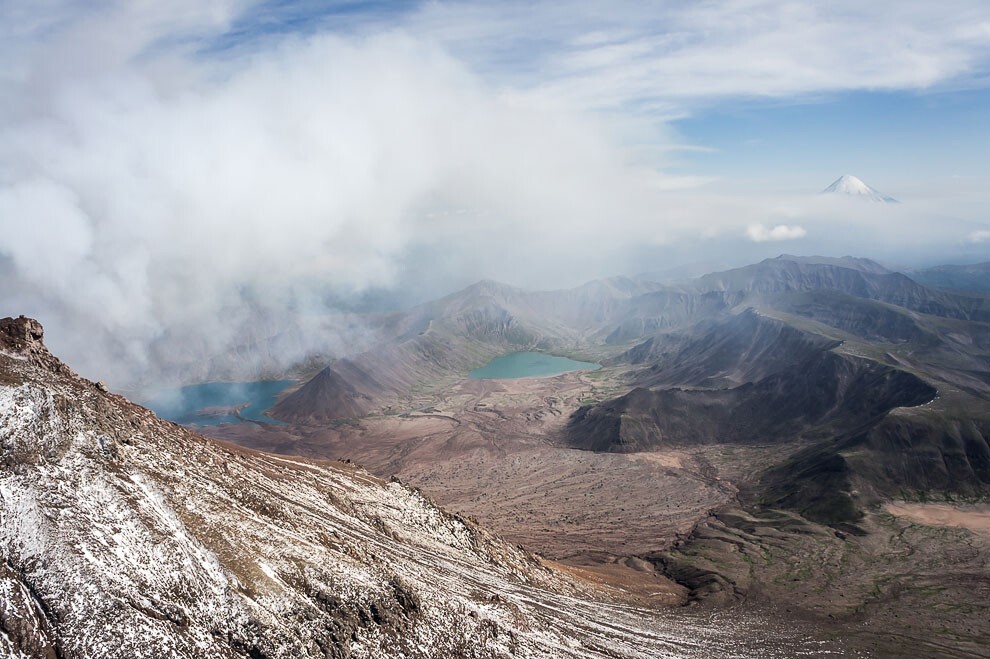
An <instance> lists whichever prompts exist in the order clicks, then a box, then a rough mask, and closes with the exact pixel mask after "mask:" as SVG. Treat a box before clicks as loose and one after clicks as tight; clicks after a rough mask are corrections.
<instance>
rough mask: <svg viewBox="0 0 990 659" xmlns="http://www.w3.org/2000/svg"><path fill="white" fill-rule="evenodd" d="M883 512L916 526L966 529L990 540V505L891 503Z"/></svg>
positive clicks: (885, 506)
mask: <svg viewBox="0 0 990 659" xmlns="http://www.w3.org/2000/svg"><path fill="white" fill-rule="evenodd" d="M884 510H885V511H887V512H888V513H890V514H891V515H896V516H897V517H902V518H904V519H906V520H909V521H911V522H914V523H916V524H924V525H925V526H936V527H939V526H943V527H946V526H947V527H952V528H961V529H968V530H970V531H972V532H973V533H975V534H977V535H982V536H984V537H986V538H990V504H985V503H984V504H967V503H960V504H951V503H911V502H905V501H891V502H889V503H887V504H885V505H884Z"/></svg>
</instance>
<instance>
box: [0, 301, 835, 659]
mask: <svg viewBox="0 0 990 659" xmlns="http://www.w3.org/2000/svg"><path fill="white" fill-rule="evenodd" d="M41 338H42V330H41V327H40V325H38V324H37V323H36V322H34V321H31V320H29V319H25V318H23V317H22V318H19V319H10V318H8V319H4V320H2V321H0V344H2V345H0V594H2V597H0V656H4V657H122V656H126V657H162V656H170V657H251V658H253V659H257V658H265V657H272V658H274V657H509V656H513V657H527V656H530V657H572V656H573V657H659V656H671V657H679V656H730V655H732V656H738V654H739V653H743V654H760V655H761V656H793V655H794V653H795V652H799V651H807V649H808V648H809V647H815V648H821V647H822V646H821V645H820V644H812V645H808V644H807V642H806V641H805V640H804V639H802V638H799V637H798V635H796V634H794V633H793V632H786V631H781V630H777V629H774V628H773V627H772V626H771V625H767V624H766V623H763V622H760V621H756V622H753V621H747V620H746V619H743V618H738V619H733V620H732V624H729V625H725V624H722V625H719V626H715V625H712V624H711V623H710V622H708V621H706V620H705V619H703V618H700V617H693V616H686V615H679V616H675V615H673V614H659V613H655V612H648V611H643V610H639V609H633V608H630V607H628V606H622V605H616V604H608V603H607V602H604V601H602V600H601V599H597V598H595V597H590V595H592V594H593V593H592V592H591V590H590V588H589V587H588V586H584V585H581V584H579V583H578V582H575V581H574V580H573V579H570V578H566V577H564V576H563V575H561V574H560V573H557V572H555V571H553V570H551V569H550V568H548V567H547V566H546V565H545V564H543V563H542V562H541V561H539V560H538V559H536V558H535V557H534V556H533V555H531V554H528V553H526V552H525V551H522V550H521V549H519V548H516V547H513V546H510V545H507V544H505V543H503V542H501V541H499V540H498V539H497V538H495V537H493V536H491V535H489V534H487V533H485V532H484V531H482V530H480V529H478V528H477V527H475V526H474V525H472V524H470V523H468V522H465V521H464V520H461V519H460V518H457V517H454V516H451V515H449V514H447V513H445V512H443V511H442V510H440V509H438V508H437V507H435V506H434V505H433V504H432V503H431V502H430V501H428V500H427V499H425V498H424V497H423V496H422V495H421V494H419V493H418V492H417V491H414V490H411V489H408V488H407V487H405V486H403V485H401V484H399V483H397V482H391V483H386V482H382V481H380V480H378V479H376V478H374V477H371V476H370V475H369V474H367V473H366V472H363V471H361V470H360V469H356V468H352V467H351V466H350V465H345V464H339V463H334V464H331V463H326V462H314V461H306V460H303V459H288V458H284V457H277V456H273V455H267V454H262V453H256V452H252V451H248V450H245V449H237V448H234V447H231V446H228V445H223V444H219V443H216V442H214V441H211V440H207V439H204V438H202V437H200V436H197V435H194V434H191V433H189V432H187V431H186V430H184V429H182V428H181V427H179V426H176V425H174V424H171V423H167V422H164V421H161V420H159V419H158V418H156V417H155V416H154V415H153V414H152V413H151V412H149V411H148V410H145V409H144V408H141V407H138V406H136V405H133V404H131V403H129V402H127V401H126V400H124V399H123V398H121V397H119V396H115V395H112V394H109V393H107V392H106V391H105V390H104V389H103V388H102V387H101V386H100V385H98V384H94V383H92V382H89V381H86V380H83V379H81V378H78V377H76V376H74V375H73V374H72V373H71V371H69V369H68V368H66V367H65V366H64V365H62V364H61V363H59V362H58V360H57V359H55V358H54V357H52V356H51V355H50V354H49V353H48V351H47V350H46V349H45V347H44V345H43V344H42V342H41Z"/></svg>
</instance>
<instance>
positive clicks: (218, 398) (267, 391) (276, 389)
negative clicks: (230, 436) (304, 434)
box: [142, 380, 293, 426]
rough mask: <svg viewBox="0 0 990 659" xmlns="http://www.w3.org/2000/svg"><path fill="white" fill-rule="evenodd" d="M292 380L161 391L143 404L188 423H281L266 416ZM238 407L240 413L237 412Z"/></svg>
mask: <svg viewBox="0 0 990 659" xmlns="http://www.w3.org/2000/svg"><path fill="white" fill-rule="evenodd" d="M292 382H293V381H292V380H264V381H261V382H208V383H206V384H193V385H189V386H187V387H179V388H177V389H165V390H162V391H159V392H157V393H156V394H155V395H154V396H153V397H152V398H151V399H150V400H146V401H144V402H143V403H142V404H143V405H144V406H145V407H147V408H148V409H150V410H152V411H153V412H154V413H155V414H157V415H158V416H160V417H162V418H163V419H168V420H169V421H175V422H176V423H181V424H184V425H197V426H217V425H220V424H221V423H250V422H252V421H258V422H262V423H281V421H276V420H275V419H273V418H271V417H268V416H265V415H264V412H265V411H266V410H267V409H268V408H270V407H272V406H273V405H274V404H275V399H276V398H277V397H278V395H279V394H280V393H282V392H283V391H284V390H285V389H286V388H287V387H288V386H289V385H290V384H292ZM235 410H236V412H235Z"/></svg>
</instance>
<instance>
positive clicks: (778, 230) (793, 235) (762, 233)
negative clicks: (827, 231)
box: [746, 224, 808, 243]
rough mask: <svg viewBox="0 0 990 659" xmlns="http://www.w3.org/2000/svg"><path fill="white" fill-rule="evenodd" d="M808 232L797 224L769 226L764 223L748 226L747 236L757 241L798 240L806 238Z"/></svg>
mask: <svg viewBox="0 0 990 659" xmlns="http://www.w3.org/2000/svg"><path fill="white" fill-rule="evenodd" d="M806 235H808V232H807V231H805V230H804V228H802V227H799V226H797V225H787V224H778V225H777V226H775V227H772V228H767V227H766V226H764V225H762V224H751V225H749V226H748V227H746V237H747V238H749V239H750V240H752V241H753V242H755V243H763V242H768V241H778V240H796V239H798V238H804V237H805V236H806Z"/></svg>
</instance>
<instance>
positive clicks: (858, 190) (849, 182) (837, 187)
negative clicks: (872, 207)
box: [822, 174, 898, 204]
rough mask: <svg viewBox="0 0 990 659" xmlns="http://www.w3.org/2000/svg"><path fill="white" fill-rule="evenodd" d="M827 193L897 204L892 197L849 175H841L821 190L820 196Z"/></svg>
mask: <svg viewBox="0 0 990 659" xmlns="http://www.w3.org/2000/svg"><path fill="white" fill-rule="evenodd" d="M827 193H831V194H843V195H851V196H854V197H861V198H863V199H869V200H870V201H879V202H881V203H884V204H896V203H898V202H897V200H896V199H894V198H893V197H887V196H885V195H882V194H880V193H879V192H878V191H877V190H874V189H873V188H871V187H870V186H868V185H867V184H865V183H863V182H862V181H861V180H859V179H858V178H856V177H855V176H851V175H849V174H843V175H842V176H840V177H839V178H837V179H836V180H835V182H834V183H832V185H830V186H828V187H827V188H825V189H824V190H822V194H827Z"/></svg>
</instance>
